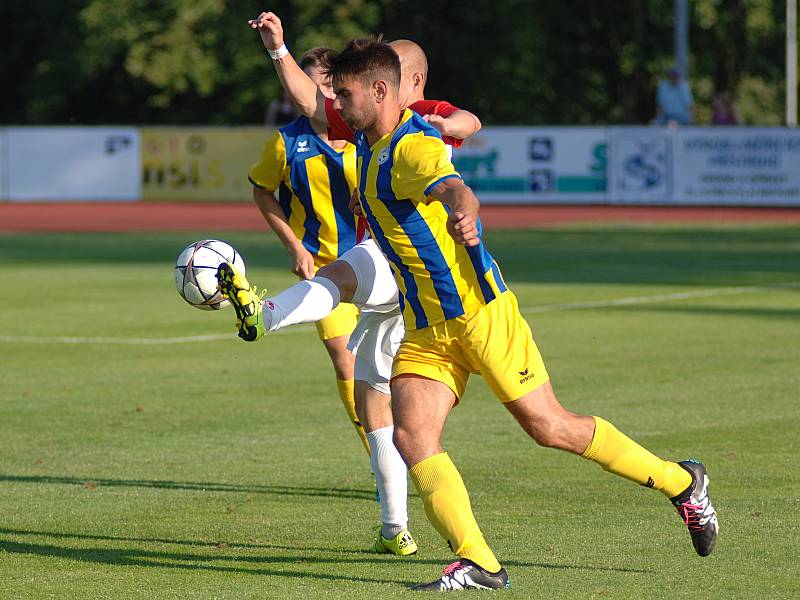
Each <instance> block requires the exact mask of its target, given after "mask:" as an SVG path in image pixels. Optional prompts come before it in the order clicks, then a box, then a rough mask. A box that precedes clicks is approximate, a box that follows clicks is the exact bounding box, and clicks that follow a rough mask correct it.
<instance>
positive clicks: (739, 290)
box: [0, 281, 800, 346]
mask: <svg viewBox="0 0 800 600" xmlns="http://www.w3.org/2000/svg"><path fill="white" fill-rule="evenodd" d="M796 288H800V282H797V281H793V282H788V283H778V284H775V285H751V286H739V287H724V288H714V289H707V290H694V291H688V292H674V293H672V294H653V295H650V296H630V297H627V298H614V299H611V300H590V301H587V302H566V303H561V304H540V305H538V306H525V307H520V311H521V312H523V313H543V312H556V311H562V310H580V309H586V308H610V307H615V306H631V305H635V304H655V303H658V302H674V301H677V300H691V299H694V298H712V297H714V296H728V295H733V294H748V293H751V292H759V291H764V290H773V289H796ZM313 330H314V328H313V326H311V325H299V326H297V327H291V328H288V329H282V330H280V331H273V332H272V333H270V334H269V335H270V337H273V336H275V335H291V334H297V333H309V332H311V331H313ZM234 339H236V334H233V333H230V334H207V335H192V336H185V337H172V338H111V337H63V336H33V335H0V342H9V343H11V342H14V343H28V344H116V345H126V346H164V345H170V344H194V343H198V342H216V341H221V340H234Z"/></svg>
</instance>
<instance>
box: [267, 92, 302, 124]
mask: <svg viewBox="0 0 800 600" xmlns="http://www.w3.org/2000/svg"><path fill="white" fill-rule="evenodd" d="M299 116H300V113H298V112H297V109H296V108H295V107H294V104H292V103H291V101H290V100H289V98H288V97H287V96H286V92H285V91H284V90H283V88H281V91H280V94H279V95H278V97H277V98H275V99H274V100H273V101H272V102H270V103H269V107H268V108H267V125H272V126H273V127H283V126H284V125H286V124H287V123H291V122H292V121H294V120H295V119H296V118H297V117H299Z"/></svg>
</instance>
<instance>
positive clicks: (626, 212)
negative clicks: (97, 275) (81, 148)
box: [0, 202, 800, 233]
mask: <svg viewBox="0 0 800 600" xmlns="http://www.w3.org/2000/svg"><path fill="white" fill-rule="evenodd" d="M481 220H482V221H483V223H484V225H485V226H486V227H487V228H489V229H521V228H528V227H548V226H554V225H559V224H565V223H594V222H598V221H604V222H636V223H648V222H649V223H653V222H679V223H698V222H699V223H709V222H711V223H724V222H756V221H757V222H774V223H790V222H791V223H800V208H724V207H673V206H515V205H504V206H493V205H486V206H483V207H481ZM266 228H267V226H266V224H265V222H264V220H263V219H262V218H261V215H260V214H259V212H258V209H257V208H256V207H255V205H254V204H249V203H177V202H176V203H155V202H47V203H43V202H30V203H0V233H12V232H14V233H22V232H47V231H49V232H86V231H109V232H113V231H201V230H212V231H263V230H265V229H266Z"/></svg>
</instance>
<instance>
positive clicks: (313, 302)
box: [263, 276, 339, 331]
mask: <svg viewBox="0 0 800 600" xmlns="http://www.w3.org/2000/svg"><path fill="white" fill-rule="evenodd" d="M338 304H339V290H338V288H337V287H336V284H334V283H333V282H331V281H330V280H328V279H326V278H324V277H320V276H317V277H314V279H309V280H307V281H300V282H298V283H296V284H295V285H293V286H292V287H290V288H288V289H286V290H284V291H282V292H281V293H280V294H278V295H276V296H274V297H272V298H267V299H266V300H264V302H263V307H264V325H265V327H266V328H267V331H276V330H278V329H282V328H283V327H288V326H289V325H297V324H299V323H313V322H315V321H319V320H320V319H323V318H325V317H326V316H328V315H329V314H330V313H331V311H332V310H333V309H334V308H336V306H337V305H338Z"/></svg>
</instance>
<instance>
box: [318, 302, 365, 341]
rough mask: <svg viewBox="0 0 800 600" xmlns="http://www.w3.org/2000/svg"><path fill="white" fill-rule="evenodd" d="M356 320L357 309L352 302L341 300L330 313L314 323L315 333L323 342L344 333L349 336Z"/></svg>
mask: <svg viewBox="0 0 800 600" xmlns="http://www.w3.org/2000/svg"><path fill="white" fill-rule="evenodd" d="M357 320H358V309H357V308H356V307H355V305H353V304H347V303H345V302H342V303H341V304H340V305H339V306H337V307H336V308H334V309H333V311H332V312H331V314H329V315H328V316H327V317H325V318H324V319H322V320H321V321H317V322H316V323H314V325H316V327H317V335H319V339H321V340H322V341H323V342H324V341H325V340H332V339H333V338H337V337H341V336H343V335H346V336H348V337H350V334H351V333H353V329H355V327H356V321H357Z"/></svg>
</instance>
